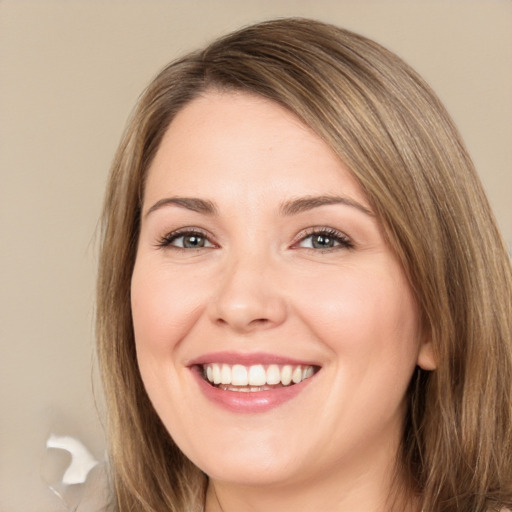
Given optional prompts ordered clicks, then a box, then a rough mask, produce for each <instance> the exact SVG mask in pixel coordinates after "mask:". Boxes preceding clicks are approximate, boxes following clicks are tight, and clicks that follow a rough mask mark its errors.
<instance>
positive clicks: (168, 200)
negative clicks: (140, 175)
mask: <svg viewBox="0 0 512 512" xmlns="http://www.w3.org/2000/svg"><path fill="white" fill-rule="evenodd" d="M170 205H175V206H180V207H181V208H186V209H187V210H192V211H193V212H197V213H202V214H204V215H217V214H218V211H217V207H216V206H215V205H214V204H213V203H212V202H211V201H207V200H205V199H199V198H197V197H165V198H164V199H160V201H157V202H156V203H155V204H154V205H153V206H152V207H151V208H150V209H149V210H148V211H147V212H146V214H145V217H147V216H148V215H149V214H150V213H152V212H154V211H155V210H159V209H160V208H163V207H164V206H170Z"/></svg>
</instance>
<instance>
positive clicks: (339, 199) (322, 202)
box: [280, 195, 375, 217]
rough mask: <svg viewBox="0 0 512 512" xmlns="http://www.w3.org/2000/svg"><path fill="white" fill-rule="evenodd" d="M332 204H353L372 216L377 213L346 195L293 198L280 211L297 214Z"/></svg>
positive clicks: (352, 205) (283, 213) (285, 213)
mask: <svg viewBox="0 0 512 512" xmlns="http://www.w3.org/2000/svg"><path fill="white" fill-rule="evenodd" d="M331 204H343V205H345V206H351V207H352V208H356V209H357V210H359V211H361V212H363V213H365V214H366V215H369V216H370V217H375V214H374V213H373V212H372V211H371V210H370V209H369V208H367V207H366V206H364V205H362V204H361V203H359V202H358V201H355V200H354V199H351V198H349V197H345V196H330V195H328V196H306V197H299V198H297V199H292V200H290V201H286V202H285V203H283V204H282V205H281V208H280V211H281V215H285V216H288V215H297V214H298V213H302V212H306V211H308V210H312V209H313V208H318V207H320V206H326V205H331Z"/></svg>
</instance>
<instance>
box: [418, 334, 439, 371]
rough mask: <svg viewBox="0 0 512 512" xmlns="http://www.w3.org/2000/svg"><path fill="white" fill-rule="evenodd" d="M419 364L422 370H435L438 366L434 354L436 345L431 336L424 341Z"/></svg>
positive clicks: (419, 355)
mask: <svg viewBox="0 0 512 512" xmlns="http://www.w3.org/2000/svg"><path fill="white" fill-rule="evenodd" d="M417 365H418V366H419V367H420V368H421V369H422V370H429V371H432V370H435V369H436V368H437V362H436V358H435V355H434V346H433V344H432V340H431V339H430V338H428V339H426V340H424V341H422V343H421V346H420V351H419V353H418V360H417Z"/></svg>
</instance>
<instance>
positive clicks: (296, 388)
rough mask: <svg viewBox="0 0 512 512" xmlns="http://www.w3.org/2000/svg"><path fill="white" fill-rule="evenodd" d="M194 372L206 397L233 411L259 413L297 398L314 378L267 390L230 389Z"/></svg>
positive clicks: (198, 372)
mask: <svg viewBox="0 0 512 512" xmlns="http://www.w3.org/2000/svg"><path fill="white" fill-rule="evenodd" d="M192 373H193V374H194V377H195V379H196V380H197V382H198V384H199V388H200V389H201V391H202V392H203V394H204V395H205V396H206V398H207V399H208V400H210V401H212V402H214V403H215V404H217V405H219V406H221V407H223V408H224V409H227V410H229V411H231V412H238V413H258V412H266V411H269V410H271V409H274V408H275V407H279V406H280V405H282V404H284V403H285V402H288V401H289V400H291V399H292V398H295V397H296V396H297V395H298V394H299V393H300V392H301V391H303V390H304V389H305V388H306V386H307V385H308V384H309V382H310V381H311V380H312V379H313V378H314V376H313V377H310V378H309V379H306V380H303V381H302V382H299V383H298V384H293V385H292V386H286V387H282V388H275V389H271V390H266V391H247V392H244V391H228V390H224V389H220V388H216V387H214V386H212V385H211V384H209V383H208V382H207V381H206V380H204V379H203V377H202V375H201V372H200V370H199V369H198V368H197V367H195V368H192Z"/></svg>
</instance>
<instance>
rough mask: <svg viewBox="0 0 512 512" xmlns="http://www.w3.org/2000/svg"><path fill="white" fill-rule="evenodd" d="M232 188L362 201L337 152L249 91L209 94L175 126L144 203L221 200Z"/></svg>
mask: <svg viewBox="0 0 512 512" xmlns="http://www.w3.org/2000/svg"><path fill="white" fill-rule="evenodd" d="M234 188H236V189H237V193H239V194H243V195H247V196H254V195H255V194H256V192H257V191H259V192H260V193H261V194H262V195H265V196H268V195H269V194H270V193H271V192H272V191H275V190H280V191H282V189H283V188H286V189H287V191H288V194H289V195H291V196H293V195H295V194H299V195H303V194H304V193H306V192H307V193H309V194H311V195H316V194H329V193H344V194H349V195H353V196H357V197H358V198H359V199H361V198H362V195H363V194H362V192H361V190H360V187H359V185H358V183H357V181H356V180H355V178H354V177H353V175H352V174H351V173H350V172H349V171H348V170H347V169H346V168H345V166H344V165H343V163H342V162H341V161H340V159H339V158H338V156H337V155H336V154H335V153H334V151H332V150H331V148H330V147H329V146H328V145H327V144H326V143H325V142H324V141H323V140H322V139H321V138H320V137H319V136H317V135H316V134H315V133H314V132H313V131H312V130H311V129H310V128H309V127H308V126H306V125H305V124H304V123H302V122H301V121H300V120H299V119H298V118H297V117H296V116H295V115H293V114H292V113H291V112H289V111H288V110H287V109H285V108H284V107H282V106H281V105H279V104H277V103H276V102H273V101H271V100H267V99H265V98H262V97H260V96H257V95H253V94H248V93H243V92H217V91H211V92H207V93H205V94H204V95H202V96H200V97H199V98H196V99H194V100H193V101H192V102H190V103H189V104H188V105H186V106H185V107H184V108H183V109H182V110H181V111H180V112H179V113H178V114H177V116H176V117H175V118H174V120H173V121H172V122H171V124H170V125H169V127H168V129H167V131H166V133H165V135H164V137H163V139H162V142H161V144H160V147H159V149H158V151H157V154H156V155H155V159H154V161H153V162H152V165H151V167H150V170H149V175H148V180H147V186H146V193H145V196H147V198H148V200H149V199H150V198H151V199H156V200H157V199H158V197H156V196H158V195H159V194H165V193H167V194H170V193H172V194H173V195H176V194H194V195H196V196H197V195H203V194H204V195H216V196H218V197H221V196H222V195H224V194H226V193H228V192H229V191H232V190H233V189H234ZM145 198H146V197H145Z"/></svg>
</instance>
